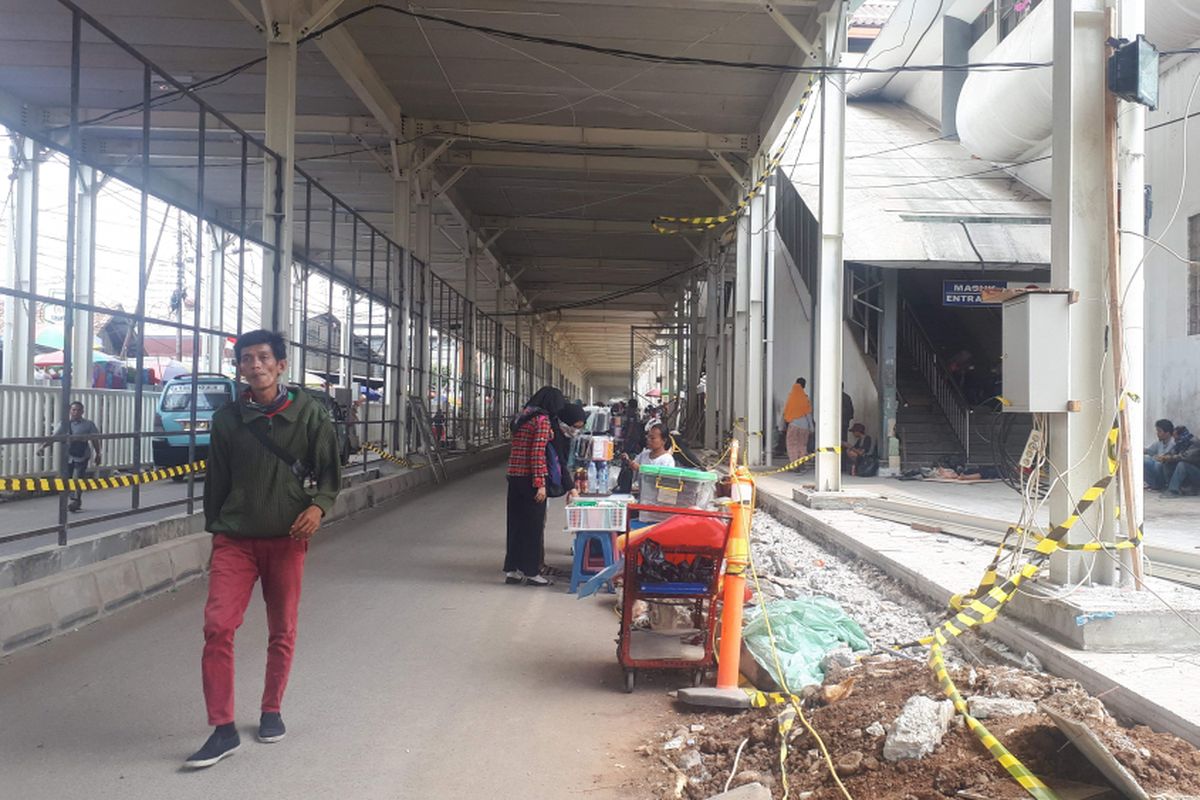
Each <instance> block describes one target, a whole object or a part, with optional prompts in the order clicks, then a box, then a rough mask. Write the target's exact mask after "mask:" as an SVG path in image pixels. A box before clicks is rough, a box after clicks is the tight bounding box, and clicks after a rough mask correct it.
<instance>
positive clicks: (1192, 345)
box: [1143, 57, 1200, 433]
mask: <svg viewBox="0 0 1200 800" xmlns="http://www.w3.org/2000/svg"><path fill="white" fill-rule="evenodd" d="M1197 81H1200V58H1196V57H1190V58H1184V59H1176V60H1175V62H1174V63H1172V64H1170V65H1169V66H1168V68H1167V69H1166V70H1165V71H1164V72H1163V73H1162V79H1161V83H1160V86H1159V92H1160V93H1159V109H1158V111H1156V112H1152V113H1151V114H1150V115H1149V118H1148V120H1147V122H1148V125H1147V127H1148V128H1152V127H1153V126H1154V125H1156V124H1159V123H1161V122H1164V121H1167V120H1170V119H1178V118H1180V117H1182V116H1184V114H1185V110H1188V109H1189V106H1188V98H1189V95H1191V94H1192V93H1193V91H1194V90H1195V97H1193V98H1192V104H1191V107H1190V112H1191V113H1195V112H1196V111H1198V110H1200V88H1197V87H1198V83H1197ZM1186 127H1187V140H1186V153H1185V141H1184V128H1185V126H1184V123H1182V122H1180V123H1177V124H1174V125H1168V126H1166V127H1164V128H1159V129H1158V130H1150V131H1149V132H1148V133H1147V134H1146V183H1147V184H1148V185H1149V186H1151V187H1152V191H1153V199H1154V207H1153V216H1152V217H1151V220H1150V236H1151V237H1152V238H1155V239H1158V238H1159V237H1161V241H1162V244H1163V245H1165V246H1166V247H1169V248H1171V249H1172V250H1174V251H1175V252H1176V253H1179V254H1180V255H1181V256H1184V257H1185V258H1186V257H1187V256H1188V235H1187V230H1188V218H1189V217H1192V216H1195V215H1197V214H1200V119H1193V120H1191V121H1190V124H1188V125H1187V126H1186ZM1185 163H1186V165H1187V168H1186V171H1185V169H1184V164H1185ZM1176 206H1178V213H1175V212H1176ZM1172 217H1173V219H1172ZM1146 248H1147V256H1146V263H1145V266H1144V267H1143V269H1144V270H1145V273H1146V397H1145V399H1144V401H1143V402H1144V403H1145V410H1146V426H1147V433H1149V429H1150V428H1152V427H1153V425H1154V420H1156V419H1159V418H1161V417H1166V418H1167V419H1170V420H1171V421H1173V422H1174V423H1175V424H1176V425H1187V426H1188V427H1189V428H1192V429H1200V336H1188V332H1187V331H1188V267H1187V265H1186V264H1184V263H1182V262H1180V261H1179V260H1178V259H1176V258H1175V257H1174V256H1172V255H1170V254H1169V253H1167V252H1166V251H1165V250H1163V249H1160V248H1156V247H1154V246H1153V245H1151V244H1150V243H1147V244H1146Z"/></svg>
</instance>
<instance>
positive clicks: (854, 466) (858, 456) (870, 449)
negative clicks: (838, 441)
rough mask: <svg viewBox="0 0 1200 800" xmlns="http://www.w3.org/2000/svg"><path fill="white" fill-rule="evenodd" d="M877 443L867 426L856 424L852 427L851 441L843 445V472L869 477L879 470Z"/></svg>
mask: <svg viewBox="0 0 1200 800" xmlns="http://www.w3.org/2000/svg"><path fill="white" fill-rule="evenodd" d="M878 464H879V461H878V458H877V457H876V456H875V443H874V442H873V441H872V440H871V437H870V435H868V434H867V426H866V425H863V424H862V423H861V422H856V423H854V424H853V425H852V426H851V427H850V440H849V441H848V442H846V443H845V444H844V445H842V470H843V471H844V472H848V473H850V474H851V475H863V476H864V477H868V476H871V475H874V474H875V471H877V470H878Z"/></svg>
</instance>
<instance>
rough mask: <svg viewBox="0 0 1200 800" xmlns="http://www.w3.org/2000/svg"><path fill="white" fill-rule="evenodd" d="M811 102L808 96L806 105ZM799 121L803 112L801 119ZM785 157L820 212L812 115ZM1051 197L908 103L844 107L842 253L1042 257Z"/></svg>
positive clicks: (955, 259)
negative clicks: (978, 154) (947, 134)
mask: <svg viewBox="0 0 1200 800" xmlns="http://www.w3.org/2000/svg"><path fill="white" fill-rule="evenodd" d="M816 105H817V104H815V103H814V108H815V107H816ZM804 125H807V120H806V121H805V122H804V123H803V124H802V128H803V126H804ZM789 150H790V152H788V153H787V154H786V155H785V157H784V160H783V164H784V165H785V169H786V171H787V173H788V174H789V175H790V176H791V179H792V182H793V183H794V184H795V186H796V190H797V191H798V192H799V193H800V196H801V197H802V198H803V199H804V202H805V203H806V204H807V205H808V207H809V209H810V210H812V212H813V213H814V214H817V215H818V216H819V213H818V210H819V208H820V196H819V169H820V167H819V153H820V120H819V118H818V119H815V120H813V124H812V125H811V126H810V127H809V131H808V135H807V137H805V139H804V141H803V143H802V147H801V148H800V149H799V152H797V149H796V145H792V147H791V148H789ZM1049 218H1050V201H1049V200H1047V199H1045V198H1044V197H1042V196H1040V195H1038V194H1036V193H1035V192H1033V191H1032V190H1031V189H1029V188H1028V187H1026V186H1024V185H1023V184H1021V183H1019V182H1018V181H1016V180H1014V179H1013V178H1011V177H1010V176H1009V175H1007V174H1006V173H1005V172H1003V171H1002V170H999V169H994V170H993V168H992V164H991V163H989V162H987V161H981V160H980V159H978V158H975V157H974V156H972V155H971V154H970V153H968V152H967V150H966V149H965V148H963V146H962V145H960V144H959V143H958V142H956V141H951V140H946V139H942V138H941V137H940V131H939V130H938V129H937V128H936V127H935V126H934V125H932V124H931V123H930V122H929V121H927V120H926V119H925V118H923V117H921V116H920V115H919V114H917V113H916V112H915V111H913V110H912V109H911V108H909V107H907V106H904V105H899V104H894V103H851V104H849V105H848V106H847V109H846V214H845V241H844V253H845V259H846V260H847V261H860V262H869V263H876V264H888V263H891V264H893V265H895V266H912V267H916V266H929V267H934V266H943V265H947V264H956V265H962V264H973V263H974V264H977V263H979V262H980V260H983V261H986V262H987V263H988V265H989V266H993V267H994V266H1000V265H1006V264H1012V265H1024V266H1025V267H1026V268H1028V267H1029V266H1033V265H1039V266H1040V265H1045V264H1048V263H1049V262H1050V225H1049Z"/></svg>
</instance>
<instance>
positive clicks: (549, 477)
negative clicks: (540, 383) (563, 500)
mask: <svg viewBox="0 0 1200 800" xmlns="http://www.w3.org/2000/svg"><path fill="white" fill-rule="evenodd" d="M545 413H546V412H545V411H543V410H541V409H540V408H533V407H530V408H529V409H527V411H526V413H524V414H518V415H517V416H516V417H515V418H514V419H513V421H512V422H511V423H510V424H509V428H510V430H512V432H513V433H516V432H517V429H518V428H520V427H521V426H522V425H524V424H525V423H527V422H529V421H531V420H532V419H534V418H535V417H537V416H538V415H539V414H545ZM547 416H549V415H547ZM553 427H554V423H553V421H552V422H551V433H550V440H549V441H547V442H546V496H547V497H562V496H563V495H565V494H566V493H567V492H569V491H571V490H572V489H574V488H575V481H574V480H573V479H572V478H571V471H570V469H568V468H567V465H566V462H564V461H563V459H562V457H561V456H560V455H559V453H558V448H557V447H555V446H554V440H555V438H556V437H557V436H558V433H557V432H556V431H554V430H553Z"/></svg>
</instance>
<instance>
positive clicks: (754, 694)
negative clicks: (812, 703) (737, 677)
mask: <svg viewBox="0 0 1200 800" xmlns="http://www.w3.org/2000/svg"><path fill="white" fill-rule="evenodd" d="M743 691H745V692H746V695H747V696H748V697H749V698H750V707H751V708H767V707H768V706H781V705H784V704H789V703H799V702H801V700H800V697H799V696H797V695H794V694H789V693H787V692H760V691H759V690H758V689H749V688H747V689H744V690H743Z"/></svg>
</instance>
